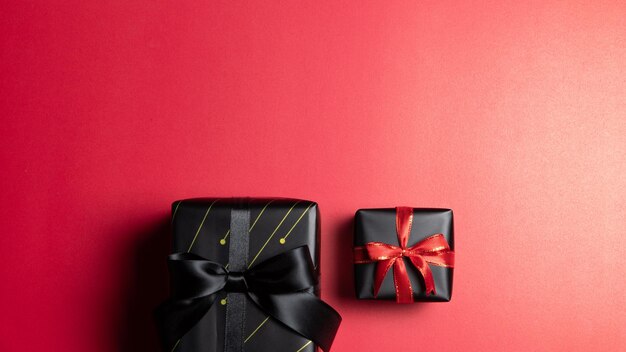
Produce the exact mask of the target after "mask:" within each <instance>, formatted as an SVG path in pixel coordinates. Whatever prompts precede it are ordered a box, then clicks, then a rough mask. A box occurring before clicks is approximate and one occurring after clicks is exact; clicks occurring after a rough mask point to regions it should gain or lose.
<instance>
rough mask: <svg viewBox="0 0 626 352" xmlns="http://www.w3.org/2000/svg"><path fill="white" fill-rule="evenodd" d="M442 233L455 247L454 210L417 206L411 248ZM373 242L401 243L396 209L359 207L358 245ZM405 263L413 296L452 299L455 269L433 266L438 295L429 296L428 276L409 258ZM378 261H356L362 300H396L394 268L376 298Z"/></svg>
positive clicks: (359, 291)
mask: <svg viewBox="0 0 626 352" xmlns="http://www.w3.org/2000/svg"><path fill="white" fill-rule="evenodd" d="M438 233H441V234H443V236H444V238H445V239H446V241H447V242H448V244H449V246H450V249H452V250H454V224H453V219H452V210H450V209H436V208H413V224H412V226H411V233H410V237H409V241H408V247H411V246H413V245H415V244H417V243H419V242H420V241H423V240H424V239H426V238H427V237H429V236H431V235H434V234H438ZM369 242H384V243H388V244H391V245H394V246H398V245H399V243H398V235H397V233H396V209H395V208H381V209H359V210H358V211H357V212H356V214H355V224H354V247H361V246H364V245H365V244H366V243H369ZM401 259H402V260H404V262H405V266H406V268H407V273H408V275H409V280H410V281H411V287H412V288H413V299H414V300H415V301H416V302H418V301H423V302H448V301H450V298H451V297H452V274H453V270H454V269H452V268H447V267H442V266H437V265H429V266H430V269H431V271H432V274H433V279H434V281H435V288H436V294H434V295H433V294H429V295H426V289H425V286H424V279H423V278H422V275H421V274H420V273H419V271H418V270H417V269H416V268H415V267H414V266H413V264H412V263H411V262H410V261H409V260H408V259H407V258H401ZM376 265H377V264H376V263H375V262H374V263H366V264H363V263H361V264H354V275H355V277H354V284H355V289H356V296H357V298H359V299H379V300H392V301H395V300H396V289H395V287H394V282H393V268H391V269H390V270H389V271H388V272H387V275H385V278H384V280H383V282H382V285H381V287H380V290H379V292H378V296H377V297H374V278H375V271H376Z"/></svg>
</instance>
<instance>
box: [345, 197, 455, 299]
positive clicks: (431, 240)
mask: <svg viewBox="0 0 626 352" xmlns="http://www.w3.org/2000/svg"><path fill="white" fill-rule="evenodd" d="M412 223H413V208H409V207H397V208H396V231H397V233H398V242H399V243H400V247H397V246H393V245H390V244H387V243H383V242H369V243H367V244H365V246H362V247H356V248H354V262H355V263H357V264H359V263H373V262H377V264H376V276H375V280H374V297H376V296H378V291H379V290H380V286H381V285H382V283H383V279H384V278H385V275H387V272H388V271H389V269H391V267H392V266H393V282H394V285H395V287H396V302H398V303H412V302H413V288H412V287H411V281H410V280H409V275H408V274H407V271H406V266H405V264H404V260H403V258H408V259H409V260H410V261H411V263H413V265H414V266H415V268H417V270H419V272H420V273H421V274H422V277H423V278H424V284H425V286H426V294H429V293H431V292H432V293H433V294H435V293H436V291H435V280H434V279H433V273H432V271H431V270H430V267H429V266H428V264H433V265H438V266H444V267H448V268H453V267H454V252H453V251H452V250H451V249H450V246H448V242H447V241H446V239H445V237H443V234H440V233H438V234H434V235H432V236H429V237H428V238H426V239H424V240H423V241H421V242H419V243H417V244H416V245H414V246H412V247H407V242H408V240H409V237H410V235H411V225H412Z"/></svg>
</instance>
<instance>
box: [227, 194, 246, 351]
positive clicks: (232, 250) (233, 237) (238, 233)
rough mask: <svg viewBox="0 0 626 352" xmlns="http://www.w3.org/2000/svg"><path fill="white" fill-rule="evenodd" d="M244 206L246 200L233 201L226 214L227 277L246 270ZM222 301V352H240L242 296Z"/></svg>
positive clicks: (243, 312) (243, 316)
mask: <svg viewBox="0 0 626 352" xmlns="http://www.w3.org/2000/svg"><path fill="white" fill-rule="evenodd" d="M247 203H248V202H247V199H242V200H239V201H237V202H236V205H234V206H233V208H232V209H231V212H230V241H229V242H230V243H229V247H228V271H229V272H231V273H243V272H244V271H246V270H247V269H248V267H247V261H248V240H249V237H248V231H249V229H250V209H249V207H248V204H247ZM226 300H227V304H226V326H225V337H224V352H243V341H244V336H243V335H244V329H245V322H246V294H245V293H242V292H230V293H228V295H227V296H226Z"/></svg>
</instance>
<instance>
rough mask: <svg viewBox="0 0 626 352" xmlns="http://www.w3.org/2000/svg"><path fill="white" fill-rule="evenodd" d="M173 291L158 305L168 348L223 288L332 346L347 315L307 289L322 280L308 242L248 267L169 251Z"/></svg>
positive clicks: (194, 323) (299, 331) (202, 313)
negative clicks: (233, 269)
mask: <svg viewBox="0 0 626 352" xmlns="http://www.w3.org/2000/svg"><path fill="white" fill-rule="evenodd" d="M168 262H169V270H170V276H171V279H172V297H171V298H170V299H169V300H168V301H167V302H165V303H164V304H163V305H161V306H160V307H159V308H158V310H157V324H158V325H159V329H160V332H161V336H162V338H163V343H164V345H165V348H166V350H167V351H170V350H171V349H172V348H173V346H174V345H175V344H176V343H177V341H178V340H180V339H181V338H182V337H183V336H184V335H185V334H186V333H187V332H188V331H189V330H191V328H193V327H194V326H195V325H196V324H197V323H198V322H199V321H200V319H202V317H203V316H204V315H205V314H206V313H207V312H208V311H209V309H210V308H211V306H212V305H213V303H214V302H215V300H216V298H217V293H218V292H220V291H225V292H240V293H245V294H246V295H247V296H248V297H249V298H250V299H251V300H252V301H253V302H254V303H255V304H256V305H258V306H259V307H260V308H261V310H262V311H264V312H265V313H266V314H268V315H269V316H271V317H272V318H274V319H275V320H277V321H279V322H281V323H283V324H284V325H286V326H287V327H288V328H290V329H291V330H293V331H295V332H297V333H298V334H300V335H302V336H304V337H305V338H307V339H309V340H311V341H313V342H314V343H315V344H317V345H318V346H320V347H321V348H322V349H323V350H324V351H328V350H329V349H330V346H331V344H332V342H333V339H334V338H335V334H336V332H337V329H338V328H339V324H340V323H341V316H340V315H339V314H338V313H337V312H336V311H335V310H334V309H333V308H332V307H330V306H329V305H328V304H326V303H324V302H323V301H322V300H321V299H319V298H318V297H317V296H315V295H313V294H312V293H310V292H306V291H305V290H307V289H309V288H311V287H313V286H314V285H315V284H316V278H315V274H314V270H313V263H312V261H311V256H310V253H309V249H308V247H307V246H302V247H298V248H295V249H292V250H289V251H287V252H284V253H281V254H278V255H276V256H274V257H272V258H270V259H268V260H266V261H264V262H262V263H259V264H257V265H256V266H254V267H253V268H251V269H248V270H246V271H245V272H242V273H240V272H229V271H228V270H227V269H226V268H225V267H224V266H222V265H221V264H219V263H216V262H212V261H209V260H207V259H205V258H202V257H200V256H198V255H195V254H192V253H176V254H172V255H170V256H169V259H168Z"/></svg>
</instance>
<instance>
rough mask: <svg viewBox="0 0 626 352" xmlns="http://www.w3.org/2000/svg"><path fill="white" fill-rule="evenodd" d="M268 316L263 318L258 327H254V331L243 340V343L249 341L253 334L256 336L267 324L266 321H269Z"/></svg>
mask: <svg viewBox="0 0 626 352" xmlns="http://www.w3.org/2000/svg"><path fill="white" fill-rule="evenodd" d="M269 318H270V317H269V316H267V318H265V320H263V321H262V322H261V324H259V326H257V327H256V329H254V331H253V332H252V333H251V334H250V335H249V336H248V337H247V338H246V339H245V340H243V343H246V342H248V340H250V338H252V336H254V334H256V332H257V331H259V329H260V328H261V327H262V326H263V325H264V324H265V323H267V321H268V320H269Z"/></svg>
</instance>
